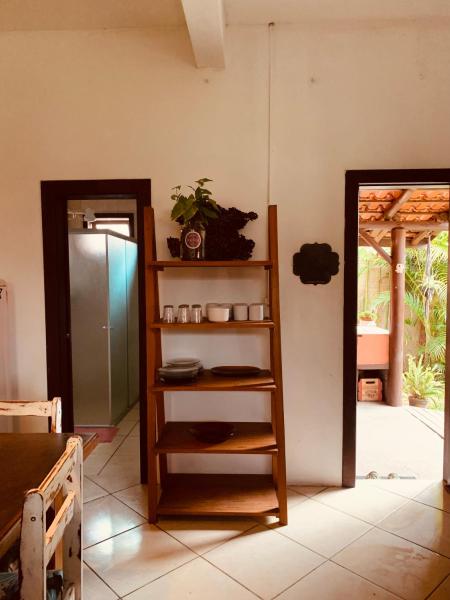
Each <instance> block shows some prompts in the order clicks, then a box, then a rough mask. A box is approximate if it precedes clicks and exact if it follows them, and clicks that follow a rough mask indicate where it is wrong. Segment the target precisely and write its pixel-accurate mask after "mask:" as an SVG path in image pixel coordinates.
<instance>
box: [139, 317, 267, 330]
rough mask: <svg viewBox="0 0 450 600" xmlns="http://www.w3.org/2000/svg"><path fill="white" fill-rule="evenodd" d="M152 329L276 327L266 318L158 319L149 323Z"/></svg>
mask: <svg viewBox="0 0 450 600" xmlns="http://www.w3.org/2000/svg"><path fill="white" fill-rule="evenodd" d="M149 327H150V329H170V330H171V331H183V330H189V331H195V330H204V329H206V330H209V329H272V328H273V327H275V324H274V322H273V321H271V320H269V319H265V320H264V321H226V322H219V323H213V322H211V321H206V320H205V321H202V322H201V323H164V322H163V321H156V322H154V323H150V324H149Z"/></svg>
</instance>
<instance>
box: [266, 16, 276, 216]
mask: <svg viewBox="0 0 450 600" xmlns="http://www.w3.org/2000/svg"><path fill="white" fill-rule="evenodd" d="M274 26H275V23H269V24H268V26H267V27H268V56H267V204H268V205H269V204H270V199H271V196H272V194H271V187H272V160H271V159H272V157H271V151H272V45H273V40H272V31H273V28H274Z"/></svg>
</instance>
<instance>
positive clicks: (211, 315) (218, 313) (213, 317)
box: [206, 306, 230, 323]
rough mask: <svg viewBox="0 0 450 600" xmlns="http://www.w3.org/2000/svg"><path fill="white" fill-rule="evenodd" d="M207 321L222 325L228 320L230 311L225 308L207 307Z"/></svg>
mask: <svg viewBox="0 0 450 600" xmlns="http://www.w3.org/2000/svg"><path fill="white" fill-rule="evenodd" d="M206 314H207V317H208V321H212V322H213V323H224V322H225V321H229V320H230V309H229V308H228V307H225V306H208V311H207V313H206Z"/></svg>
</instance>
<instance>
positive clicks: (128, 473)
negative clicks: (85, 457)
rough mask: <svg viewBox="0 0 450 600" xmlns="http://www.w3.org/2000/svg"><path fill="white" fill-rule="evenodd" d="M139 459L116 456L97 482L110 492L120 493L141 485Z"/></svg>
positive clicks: (96, 479) (99, 475)
mask: <svg viewBox="0 0 450 600" xmlns="http://www.w3.org/2000/svg"><path fill="white" fill-rule="evenodd" d="M140 480H141V473H140V466H139V457H135V456H123V455H119V456H118V457H116V456H115V455H114V456H113V457H112V458H111V460H110V461H109V462H108V464H107V465H106V466H105V467H104V468H103V469H102V471H101V472H100V473H99V474H98V475H97V476H96V478H95V481H96V482H97V483H98V484H99V485H100V486H101V487H103V488H105V489H106V490H108V492H111V493H112V492H118V491H119V490H124V489H126V488H129V487H131V486H133V485H137V484H138V483H140Z"/></svg>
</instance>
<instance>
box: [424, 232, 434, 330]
mask: <svg viewBox="0 0 450 600" xmlns="http://www.w3.org/2000/svg"><path fill="white" fill-rule="evenodd" d="M430 277H431V235H429V236H428V240H427V255H426V260H425V273H424V282H423V283H424V287H425V319H426V321H427V323H428V319H429V318H430V306H431V300H432V297H433V290H432V289H431V287H430Z"/></svg>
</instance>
